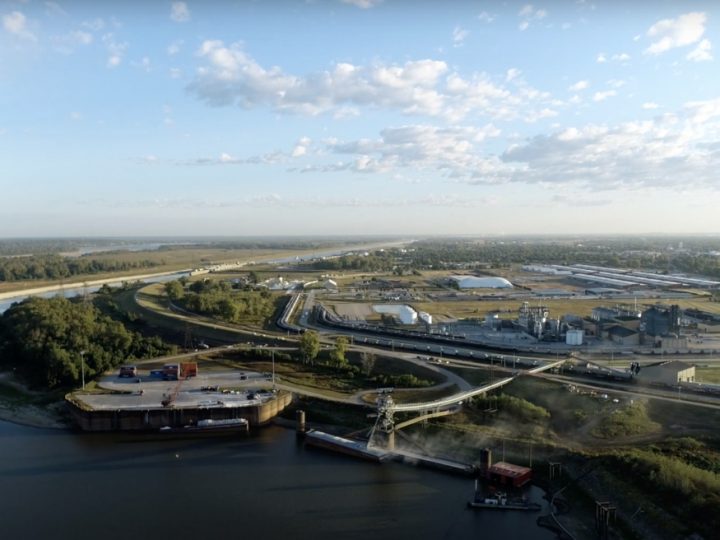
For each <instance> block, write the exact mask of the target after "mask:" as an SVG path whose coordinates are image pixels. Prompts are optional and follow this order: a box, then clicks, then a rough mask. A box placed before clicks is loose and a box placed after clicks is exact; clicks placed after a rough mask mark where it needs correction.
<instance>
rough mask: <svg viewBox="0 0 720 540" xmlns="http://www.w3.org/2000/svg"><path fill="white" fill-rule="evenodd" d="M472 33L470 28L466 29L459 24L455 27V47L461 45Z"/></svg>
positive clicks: (453, 37) (453, 35)
mask: <svg viewBox="0 0 720 540" xmlns="http://www.w3.org/2000/svg"><path fill="white" fill-rule="evenodd" d="M469 35H470V31H469V30H465V29H464V28H461V27H459V26H456V27H455V28H454V29H453V34H452V40H453V47H461V46H462V44H463V42H464V41H465V39H466V38H467V37H468V36H469Z"/></svg>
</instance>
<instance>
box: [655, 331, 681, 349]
mask: <svg viewBox="0 0 720 540" xmlns="http://www.w3.org/2000/svg"><path fill="white" fill-rule="evenodd" d="M659 341H660V348H661V349H663V350H664V351H680V350H686V349H687V348H688V340H687V338H686V337H685V336H678V335H677V334H668V335H666V336H661V337H660V340H659Z"/></svg>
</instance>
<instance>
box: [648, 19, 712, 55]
mask: <svg viewBox="0 0 720 540" xmlns="http://www.w3.org/2000/svg"><path fill="white" fill-rule="evenodd" d="M706 20H707V17H706V15H705V13H700V12H697V11H694V12H691V13H685V14H684V15H680V16H679V17H678V18H677V19H662V20H660V21H658V22H656V23H655V24H653V25H652V26H651V27H650V28H649V29H648V31H647V32H646V35H647V36H648V37H649V38H651V39H653V40H655V41H653V42H652V43H651V44H650V46H649V47H648V48H647V49H645V51H644V52H645V53H646V54H661V53H664V52H665V51H668V50H670V49H673V48H675V47H685V46H687V45H691V44H693V43H696V42H697V41H700V38H701V37H702V36H703V34H704V33H705V21H706Z"/></svg>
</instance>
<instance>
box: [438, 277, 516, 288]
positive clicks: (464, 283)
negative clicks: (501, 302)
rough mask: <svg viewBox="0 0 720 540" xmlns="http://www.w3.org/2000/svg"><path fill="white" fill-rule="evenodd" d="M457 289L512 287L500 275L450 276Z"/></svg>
mask: <svg viewBox="0 0 720 540" xmlns="http://www.w3.org/2000/svg"><path fill="white" fill-rule="evenodd" d="M450 280H451V281H453V282H455V284H456V285H457V287H458V289H512V288H513V285H512V283H510V282H509V281H508V280H507V279H505V278H501V277H494V276H490V277H477V276H450Z"/></svg>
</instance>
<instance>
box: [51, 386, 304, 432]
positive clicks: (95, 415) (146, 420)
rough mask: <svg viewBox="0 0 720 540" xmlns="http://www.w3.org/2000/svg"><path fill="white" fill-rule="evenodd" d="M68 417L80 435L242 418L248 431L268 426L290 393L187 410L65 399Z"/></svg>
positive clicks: (150, 429)
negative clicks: (96, 405)
mask: <svg viewBox="0 0 720 540" xmlns="http://www.w3.org/2000/svg"><path fill="white" fill-rule="evenodd" d="M65 401H66V403H67V406H68V409H69V411H70V414H71V416H72V418H73V420H74V421H75V423H76V424H77V425H78V427H80V429H82V430H83V431H156V430H158V429H160V428H161V427H165V426H170V427H183V426H186V425H188V424H196V423H197V421H198V420H208V419H213V420H224V419H228V418H244V419H245V420H247V421H248V423H249V424H250V426H251V427H255V426H261V425H263V424H267V423H268V422H269V421H270V420H272V419H273V418H275V416H277V415H278V414H279V413H280V412H282V410H283V409H285V407H287V406H288V405H289V404H290V402H291V401H292V394H291V393H290V392H279V393H278V394H277V396H276V397H275V398H273V399H270V400H268V401H266V402H264V403H262V404H259V405H250V406H245V407H188V408H173V407H169V408H148V409H115V410H104V409H103V410H96V409H88V408H86V407H83V406H82V404H80V403H79V402H77V401H76V400H74V399H73V398H72V396H71V395H68V396H66V398H65Z"/></svg>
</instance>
